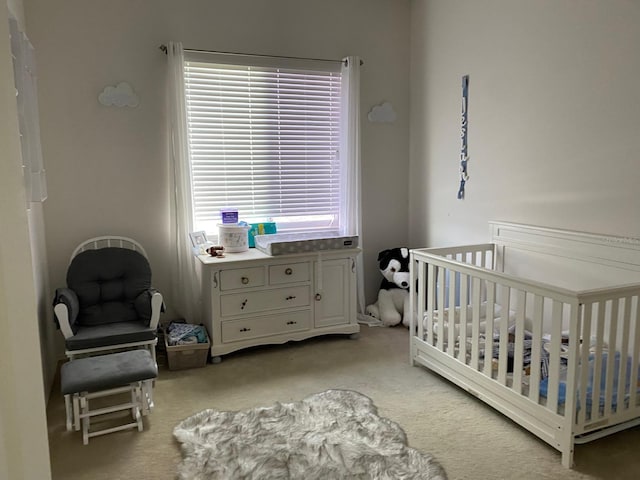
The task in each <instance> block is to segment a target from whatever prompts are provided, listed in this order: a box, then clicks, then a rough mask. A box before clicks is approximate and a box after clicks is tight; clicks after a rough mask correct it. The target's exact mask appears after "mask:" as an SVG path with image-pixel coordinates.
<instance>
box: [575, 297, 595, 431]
mask: <svg viewBox="0 0 640 480" xmlns="http://www.w3.org/2000/svg"><path fill="white" fill-rule="evenodd" d="M592 316H593V303H592V302H587V303H586V304H585V305H584V309H583V316H582V317H583V321H582V339H581V341H582V344H581V345H580V348H581V350H580V380H579V384H580V388H579V389H578V401H579V402H580V404H579V406H580V409H579V410H578V422H577V423H578V425H584V424H585V422H586V421H587V402H586V398H587V384H588V381H589V345H590V343H591V319H592Z"/></svg>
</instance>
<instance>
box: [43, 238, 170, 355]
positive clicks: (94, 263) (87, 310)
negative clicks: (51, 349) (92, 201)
mask: <svg viewBox="0 0 640 480" xmlns="http://www.w3.org/2000/svg"><path fill="white" fill-rule="evenodd" d="M163 308H164V305H163V301H162V294H160V293H159V292H158V291H156V290H155V289H153V288H152V287H151V267H150V266H149V261H148V260H147V254H146V252H145V251H144V249H143V248H142V246H141V245H140V244H139V243H138V242H136V241H135V240H132V239H130V238H126V237H113V236H110V237H96V238H92V239H90V240H87V241H85V242H83V243H82V244H80V245H79V246H78V247H77V248H76V249H75V250H74V252H73V254H72V255H71V263H70V264H69V268H68V270H67V287H66V288H58V289H57V290H56V293H55V299H54V312H55V316H56V320H57V322H58V325H59V326H60V330H62V334H63V335H64V338H65V346H66V352H65V353H66V355H67V357H69V359H71V360H73V359H74V357H75V356H77V355H82V356H87V355H95V354H100V353H108V352H110V351H113V350H123V349H132V348H148V349H149V351H150V352H151V356H152V358H153V360H154V362H155V359H156V355H155V346H156V344H157V343H158V337H157V328H158V322H159V320H160V312H161V311H162V310H163Z"/></svg>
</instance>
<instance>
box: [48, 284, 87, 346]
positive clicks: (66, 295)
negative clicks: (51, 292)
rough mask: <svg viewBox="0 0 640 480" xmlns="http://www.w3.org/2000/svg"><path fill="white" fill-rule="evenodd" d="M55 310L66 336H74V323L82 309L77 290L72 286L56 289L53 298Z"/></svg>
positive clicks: (60, 326) (57, 319) (59, 324)
mask: <svg viewBox="0 0 640 480" xmlns="http://www.w3.org/2000/svg"><path fill="white" fill-rule="evenodd" d="M53 311H54V313H55V318H56V322H57V323H58V327H59V328H60V330H62V334H63V335H64V338H65V339H67V338H71V337H73V336H74V335H75V332H74V331H73V325H74V323H75V322H76V318H78V312H79V311H80V303H79V302H78V296H77V295H76V292H74V291H73V290H71V289H70V288H58V289H56V294H55V298H54V299H53Z"/></svg>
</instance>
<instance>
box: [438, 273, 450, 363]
mask: <svg viewBox="0 0 640 480" xmlns="http://www.w3.org/2000/svg"><path fill="white" fill-rule="evenodd" d="M437 272H438V273H437V277H436V278H437V280H438V290H437V295H438V300H437V302H438V303H436V307H437V308H438V312H439V313H440V315H439V317H438V341H437V347H438V350H440V351H444V337H445V332H446V330H445V325H446V324H447V323H449V322H450V321H451V315H449V322H445V317H444V313H445V312H446V311H447V310H446V308H445V304H444V286H445V280H446V278H445V277H446V276H447V272H448V270H447V269H446V268H444V267H438V268H437ZM449 328H451V326H449Z"/></svg>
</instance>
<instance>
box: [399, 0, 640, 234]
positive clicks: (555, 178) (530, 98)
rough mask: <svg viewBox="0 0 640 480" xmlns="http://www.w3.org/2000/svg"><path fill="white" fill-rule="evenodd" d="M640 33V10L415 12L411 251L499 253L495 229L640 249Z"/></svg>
mask: <svg viewBox="0 0 640 480" xmlns="http://www.w3.org/2000/svg"><path fill="white" fill-rule="evenodd" d="M638 25H640V2H638V1H637V0H608V1H594V0H583V1H577V0H536V1H535V2H530V1H524V0H518V1H513V0H483V1H482V2H477V1H472V0H466V1H465V0H447V1H445V0H413V2H412V9H411V31H412V35H411V49H412V54H411V85H412V86H411V177H410V178H411V180H410V189H411V193H410V212H411V214H410V238H411V243H412V244H413V245H416V246H417V245H445V244H447V245H448V244H453V243H461V242H464V243H467V242H475V241H486V240H487V239H488V232H489V229H488V225H487V221H488V220H491V219H496V220H505V221H514V222H523V223H532V224H538V225H545V226H553V227H560V228H571V229H578V230H584V231H591V232H597V233H611V234H618V235H624V236H640V215H638V213H637V211H638V207H639V206H640V200H639V197H638V195H637V191H638V182H639V181H640V154H639V153H638V152H639V150H638V148H637V137H638V133H639V132H640V130H639V128H638V127H639V125H640V123H639V120H638V118H639V117H638V115H639V114H640V89H638V78H639V77H640V56H639V55H638V45H640V29H638ZM464 74H469V75H470V91H469V122H470V125H469V155H470V161H469V174H470V177H471V178H470V180H469V181H468V182H467V188H466V199H465V200H464V201H460V200H457V199H456V192H457V189H458V180H459V176H458V165H459V164H458V161H459V152H460V103H461V100H460V97H461V77H462V75H464Z"/></svg>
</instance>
